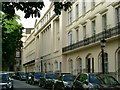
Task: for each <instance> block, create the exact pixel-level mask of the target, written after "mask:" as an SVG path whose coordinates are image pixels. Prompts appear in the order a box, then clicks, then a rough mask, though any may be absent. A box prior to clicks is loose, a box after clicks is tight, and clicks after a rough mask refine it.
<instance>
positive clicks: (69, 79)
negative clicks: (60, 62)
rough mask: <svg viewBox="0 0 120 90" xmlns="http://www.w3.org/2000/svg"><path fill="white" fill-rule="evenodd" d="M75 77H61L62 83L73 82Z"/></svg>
mask: <svg viewBox="0 0 120 90" xmlns="http://www.w3.org/2000/svg"><path fill="white" fill-rule="evenodd" d="M74 79H75V77H74V76H72V75H71V76H63V81H74Z"/></svg>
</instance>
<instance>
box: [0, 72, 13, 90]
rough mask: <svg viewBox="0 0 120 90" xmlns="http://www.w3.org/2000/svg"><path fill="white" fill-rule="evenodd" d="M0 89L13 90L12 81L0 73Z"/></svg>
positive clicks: (6, 74)
mask: <svg viewBox="0 0 120 90" xmlns="http://www.w3.org/2000/svg"><path fill="white" fill-rule="evenodd" d="M0 88H1V89H2V90H8V89H11V90H13V79H12V78H11V77H10V76H9V74H8V73H0Z"/></svg>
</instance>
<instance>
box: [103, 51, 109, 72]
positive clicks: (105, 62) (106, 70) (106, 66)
mask: <svg viewBox="0 0 120 90" xmlns="http://www.w3.org/2000/svg"><path fill="white" fill-rule="evenodd" d="M104 67H105V72H108V54H107V53H105V54H104Z"/></svg>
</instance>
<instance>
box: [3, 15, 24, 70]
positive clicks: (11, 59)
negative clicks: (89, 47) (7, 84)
mask: <svg viewBox="0 0 120 90" xmlns="http://www.w3.org/2000/svg"><path fill="white" fill-rule="evenodd" d="M6 16H7V15H6V14H2V69H3V70H8V69H10V68H11V67H13V66H14V63H15V54H16V51H17V50H20V49H21V47H22V41H21V37H22V30H23V27H22V25H21V24H18V22H17V19H19V18H20V17H19V16H18V15H14V17H12V19H7V18H5V17H6Z"/></svg>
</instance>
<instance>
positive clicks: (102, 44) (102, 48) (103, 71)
mask: <svg viewBox="0 0 120 90" xmlns="http://www.w3.org/2000/svg"><path fill="white" fill-rule="evenodd" d="M105 45H106V40H105V39H102V40H101V50H102V73H103V74H104V73H105V69H104V67H105V66H104V47H105Z"/></svg>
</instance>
